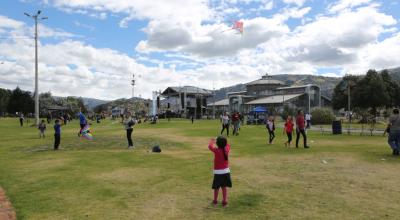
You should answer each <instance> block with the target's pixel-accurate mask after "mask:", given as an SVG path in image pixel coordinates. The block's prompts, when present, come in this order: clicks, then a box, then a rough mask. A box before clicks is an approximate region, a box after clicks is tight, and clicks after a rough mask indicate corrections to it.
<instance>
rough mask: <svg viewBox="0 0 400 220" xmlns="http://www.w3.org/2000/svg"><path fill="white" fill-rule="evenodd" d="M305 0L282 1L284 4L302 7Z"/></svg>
mask: <svg viewBox="0 0 400 220" xmlns="http://www.w3.org/2000/svg"><path fill="white" fill-rule="evenodd" d="M306 1H307V0H283V2H284V3H286V4H295V5H297V6H299V7H301V6H303V5H304V3H305V2H306Z"/></svg>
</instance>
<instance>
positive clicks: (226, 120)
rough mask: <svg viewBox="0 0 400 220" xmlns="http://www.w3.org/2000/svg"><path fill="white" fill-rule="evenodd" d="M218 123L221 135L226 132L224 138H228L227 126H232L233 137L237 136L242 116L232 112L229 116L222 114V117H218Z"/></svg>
mask: <svg viewBox="0 0 400 220" xmlns="http://www.w3.org/2000/svg"><path fill="white" fill-rule="evenodd" d="M220 121H221V123H222V130H221V135H222V134H223V133H224V131H225V130H226V136H227V137H229V126H230V125H231V124H232V126H233V132H232V134H233V135H236V136H237V135H239V130H240V126H241V123H242V122H243V115H241V114H240V113H239V112H234V113H233V114H232V115H231V116H229V115H228V113H226V112H224V114H223V115H221V116H220Z"/></svg>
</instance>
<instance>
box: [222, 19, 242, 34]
mask: <svg viewBox="0 0 400 220" xmlns="http://www.w3.org/2000/svg"><path fill="white" fill-rule="evenodd" d="M230 30H236V31H238V32H239V33H240V34H243V21H234V22H233V25H232V27H231V28H230V29H228V30H224V31H222V32H221V33H223V32H225V31H230Z"/></svg>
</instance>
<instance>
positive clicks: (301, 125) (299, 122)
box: [296, 110, 310, 148]
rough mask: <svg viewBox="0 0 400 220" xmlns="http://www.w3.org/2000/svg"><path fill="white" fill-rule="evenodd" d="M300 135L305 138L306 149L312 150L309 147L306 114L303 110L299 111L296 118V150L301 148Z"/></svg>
mask: <svg viewBox="0 0 400 220" xmlns="http://www.w3.org/2000/svg"><path fill="white" fill-rule="evenodd" d="M300 134H301V135H302V136H303V144H304V145H303V146H304V148H310V147H309V146H308V145H307V134H306V129H305V120H304V114H303V111H302V110H298V111H297V116H296V148H298V147H299V139H300Z"/></svg>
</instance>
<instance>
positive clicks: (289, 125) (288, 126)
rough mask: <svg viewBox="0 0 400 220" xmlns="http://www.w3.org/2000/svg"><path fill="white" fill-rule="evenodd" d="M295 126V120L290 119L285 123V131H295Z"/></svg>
mask: <svg viewBox="0 0 400 220" xmlns="http://www.w3.org/2000/svg"><path fill="white" fill-rule="evenodd" d="M293 126H294V124H293V122H292V121H291V120H290V121H287V122H286V123H285V131H286V133H292V131H293Z"/></svg>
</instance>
